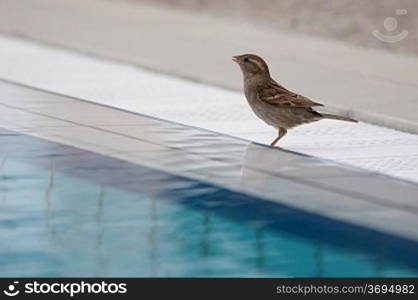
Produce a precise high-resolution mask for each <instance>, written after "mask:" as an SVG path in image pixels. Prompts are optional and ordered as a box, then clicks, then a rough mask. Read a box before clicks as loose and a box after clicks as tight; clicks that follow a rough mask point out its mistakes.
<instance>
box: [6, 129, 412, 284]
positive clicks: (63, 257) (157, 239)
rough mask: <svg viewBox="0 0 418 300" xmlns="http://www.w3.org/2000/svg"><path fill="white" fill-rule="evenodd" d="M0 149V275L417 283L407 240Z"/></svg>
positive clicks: (75, 161)
mask: <svg viewBox="0 0 418 300" xmlns="http://www.w3.org/2000/svg"><path fill="white" fill-rule="evenodd" d="M1 139H2V141H3V145H4V146H3V147H2V149H1V150H0V153H1V156H0V238H1V241H2V247H0V276H124V277H126V276H146V277H154V276H171V277H199V276H217V277H230V276H233V277H293V276H303V277H306V276H417V275H418V263H417V262H418V260H417V253H416V249H417V244H416V243H415V242H412V241H407V240H402V239H399V238H397V237H393V236H389V235H386V234H383V233H379V232H375V231H372V230H368V229H365V228H360V227H356V226H354V225H350V224H344V223H341V222H338V221H334V220H329V219H326V218H323V217H321V216H316V215H313V214H310V213H306V212H303V211H300V210H297V209H294V208H291V207H286V206H283V205H280V204H278V203H273V202H269V201H266V200H263V199H257V198H254V197H251V196H248V195H245V194H241V193H236V192H232V191H229V190H226V189H223V188H220V187H216V186H212V185H209V184H205V183H202V182H199V181H195V180H191V179H187V178H183V177H179V176H175V175H172V174H169V173H165V172H161V171H157V170H153V169H149V168H146V167H143V166H138V165H133V164H130V163H127V162H123V161H119V160H115V159H111V158H108V157H104V156H101V155H98V154H95V153H91V152H87V151H82V150H79V149H76V148H72V147H68V146H64V145H60V144H56V143H52V142H48V141H45V140H41V139H38V138H33V137H29V136H25V135H21V134H16V133H13V132H10V131H2V132H1ZM414 253H415V255H414Z"/></svg>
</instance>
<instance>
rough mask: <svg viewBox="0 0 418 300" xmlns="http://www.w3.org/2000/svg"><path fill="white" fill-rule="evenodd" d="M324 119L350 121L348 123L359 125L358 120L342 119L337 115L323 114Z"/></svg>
mask: <svg viewBox="0 0 418 300" xmlns="http://www.w3.org/2000/svg"><path fill="white" fill-rule="evenodd" d="M321 115H322V117H324V119H333V120H341V121H348V122H355V123H357V122H358V121H357V120H354V119H351V118H348V117H342V116H337V115H331V114H321Z"/></svg>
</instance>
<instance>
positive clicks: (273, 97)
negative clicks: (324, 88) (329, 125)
mask: <svg viewBox="0 0 418 300" xmlns="http://www.w3.org/2000/svg"><path fill="white" fill-rule="evenodd" d="M233 60H234V61H235V62H237V63H238V64H239V66H240V67H241V70H242V73H243V74H244V92H245V96H246V98H247V100H248V103H249V104H250V106H251V108H252V110H253V111H254V113H255V114H256V115H257V116H258V117H259V118H260V119H262V120H263V121H264V122H266V123H267V124H269V125H271V126H273V127H275V128H277V129H278V130H279V133H278V136H277V138H276V139H275V140H274V141H273V142H272V143H271V146H274V145H275V144H276V143H277V141H278V140H279V139H281V138H282V137H283V136H284V135H285V134H286V133H287V130H288V129H290V128H293V127H295V126H299V125H301V124H307V123H311V122H314V121H318V120H322V119H334V120H343V121H351V122H357V121H356V120H353V119H350V118H347V117H342V116H337V115H331V114H323V113H319V112H317V111H315V110H313V108H312V107H313V106H323V105H322V104H320V103H317V102H313V101H312V100H310V99H308V98H306V97H304V96H302V95H298V94H295V93H293V92H291V91H289V90H287V89H286V88H284V87H283V86H281V85H280V84H278V83H277V82H276V81H274V80H273V79H272V78H271V77H270V71H269V68H268V66H267V64H266V62H265V61H264V60H263V59H262V58H261V57H259V56H257V55H254V54H244V55H238V56H234V57H233Z"/></svg>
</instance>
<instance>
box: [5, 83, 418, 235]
mask: <svg viewBox="0 0 418 300" xmlns="http://www.w3.org/2000/svg"><path fill="white" fill-rule="evenodd" d="M0 106H1V112H2V117H1V120H0V126H1V127H3V128H6V129H8V130H13V131H16V132H20V133H25V134H28V135H31V136H35V137H40V138H43V139H46V140H50V141H53V142H57V143H62V144H65V145H69V146H73V147H76V148H79V149H83V150H88V151H92V152H95V153H98V154H102V155H105V156H108V157H111V158H115V159H120V160H123V161H127V162H129V163H133V164H137V165H141V166H145V167H149V168H153V169H157V170H161V171H164V172H169V173H171V174H174V175H177V176H184V177H188V178H191V179H194V180H199V181H202V182H205V183H209V184H214V185H216V186H219V187H222V188H226V189H228V190H232V191H235V192H239V193H243V194H247V195H250V196H253V197H257V198H261V199H264V200H268V201H272V202H276V203H278V204H280V205H284V206H289V207H292V208H293V209H298V210H302V211H304V212H306V213H309V214H314V215H318V216H321V218H326V219H329V220H336V221H338V222H343V223H347V224H353V225H355V226H360V227H367V228H369V229H372V230H377V231H379V232H383V233H385V234H389V235H395V236H397V237H400V238H404V239H407V240H415V241H416V240H418V232H417V230H416V228H417V225H418V218H417V215H418V203H417V201H416V199H417V195H418V185H417V184H414V183H410V182H406V181H402V180H397V179H394V178H391V177H388V176H384V175H380V174H376V173H371V172H368V171H364V170H361V169H356V168H350V167H347V166H344V165H339V164H336V163H332V162H329V161H325V160H319V159H316V158H312V157H308V156H304V155H300V154H297V153H292V152H288V151H283V150H280V149H273V148H269V147H266V146H262V145H258V144H255V143H251V142H248V141H245V140H240V139H236V138H232V137H229V136H225V135H221V134H217V133H214V132H210V131H207V130H201V129H198V128H193V127H188V126H183V125H181V124H175V123H172V122H166V121H163V120H158V119H155V118H149V117H146V116H141V115H138V114H134V113H130V112H125V111H121V110H116V109H113V108H109V107H105V106H101V105H97V104H92V103H88V102H86V101H80V100H78V99H75V98H71V97H66V96H63V95H58V94H53V93H48V92H45V91H41V90H37V89H33V88H29V87H24V86H19V85H16V84H12V83H8V82H4V81H3V82H0Z"/></svg>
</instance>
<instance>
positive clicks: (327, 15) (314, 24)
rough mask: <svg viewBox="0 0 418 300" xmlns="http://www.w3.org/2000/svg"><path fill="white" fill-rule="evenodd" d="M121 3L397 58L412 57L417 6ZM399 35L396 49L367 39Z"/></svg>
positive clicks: (272, 0) (335, 0)
mask: <svg viewBox="0 0 418 300" xmlns="http://www.w3.org/2000/svg"><path fill="white" fill-rule="evenodd" d="M114 1H118V0H114ZM122 1H123V0H122ZM125 1H130V2H137V3H141V2H146V3H154V4H155V3H158V4H164V5H169V6H171V7H181V8H185V9H190V10H195V11H205V12H210V13H212V14H219V15H223V16H225V17H232V18H241V19H244V20H246V21H249V22H253V23H258V24H263V25H265V26H269V27H271V28H276V29H277V28H280V29H281V30H289V31H292V32H299V33H306V34H313V35H320V36H325V37H331V38H334V39H338V40H342V41H346V42H350V43H354V44H358V45H362V46H366V47H376V48H381V49H385V50H388V51H393V52H398V53H404V54H411V55H417V54H418V36H417V28H418V18H417V17H416V12H418V2H417V1H415V0H402V1H397V0H259V1H251V0H214V1H209V0H125ZM397 10H401V11H398V12H397ZM394 19H395V20H396V21H394ZM395 22H396V23H397V24H396V23H395ZM404 29H406V30H408V32H409V37H408V39H406V40H405V41H404V42H402V43H381V41H379V40H377V39H376V38H374V36H371V35H370V32H371V31H373V30H381V31H382V33H386V34H390V35H394V34H397V33H400V32H401V31H402V30H404Z"/></svg>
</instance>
